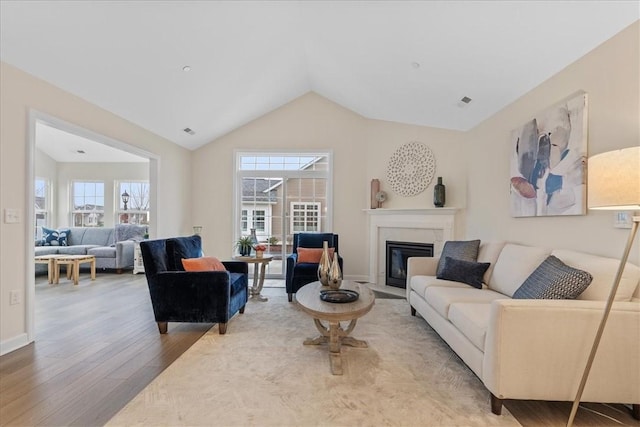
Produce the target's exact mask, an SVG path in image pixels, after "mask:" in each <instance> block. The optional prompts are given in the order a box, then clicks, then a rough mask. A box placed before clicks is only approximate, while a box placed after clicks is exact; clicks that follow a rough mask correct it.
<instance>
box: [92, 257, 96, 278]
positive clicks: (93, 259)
mask: <svg viewBox="0 0 640 427" xmlns="http://www.w3.org/2000/svg"><path fill="white" fill-rule="evenodd" d="M91 280H96V257H93V258H92V259H91Z"/></svg>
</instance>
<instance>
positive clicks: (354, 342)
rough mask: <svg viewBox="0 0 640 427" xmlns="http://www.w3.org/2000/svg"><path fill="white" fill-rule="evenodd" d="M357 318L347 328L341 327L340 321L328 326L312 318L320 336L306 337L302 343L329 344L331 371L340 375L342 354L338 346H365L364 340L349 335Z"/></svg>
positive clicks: (366, 345)
mask: <svg viewBox="0 0 640 427" xmlns="http://www.w3.org/2000/svg"><path fill="white" fill-rule="evenodd" d="M357 320H358V319H353V320H352V321H351V322H350V323H349V326H347V329H342V326H341V325H340V322H329V327H326V326H325V325H323V324H322V322H321V321H320V320H319V319H313V321H314V324H315V325H316V328H317V329H318V331H320V334H321V335H320V336H319V337H316V338H307V339H306V340H304V345H320V344H324V343H328V344H329V362H330V364H331V373H332V374H333V375H342V372H343V371H342V355H341V352H340V347H341V346H342V345H347V346H349V347H357V348H367V347H368V344H367V342H366V341H363V340H359V339H356V338H353V337H349V336H347V335H349V334H350V333H351V331H353V329H354V328H355V327H356V322H357Z"/></svg>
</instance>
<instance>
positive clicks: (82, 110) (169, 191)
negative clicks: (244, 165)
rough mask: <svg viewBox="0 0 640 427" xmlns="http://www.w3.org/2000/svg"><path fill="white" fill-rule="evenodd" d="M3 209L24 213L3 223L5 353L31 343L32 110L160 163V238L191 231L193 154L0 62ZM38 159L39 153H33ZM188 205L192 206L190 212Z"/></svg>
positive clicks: (0, 267)
mask: <svg viewBox="0 0 640 427" xmlns="http://www.w3.org/2000/svg"><path fill="white" fill-rule="evenodd" d="M0 93H1V94H2V96H1V97H0V165H1V169H0V190H1V191H0V211H1V212H3V213H4V209H6V208H11V209H19V210H20V211H21V215H22V218H21V222H20V223H18V224H5V223H4V221H2V222H0V351H1V352H2V353H4V352H6V351H10V350H11V349H13V348H16V347H17V346H20V345H23V344H25V343H26V341H27V335H26V333H27V327H28V325H27V319H28V313H27V310H26V304H25V293H27V292H32V289H33V274H29V273H31V272H33V264H32V262H31V257H30V255H29V252H30V251H33V249H32V246H33V240H32V239H29V240H28V241H27V240H26V239H25V238H26V236H27V233H29V235H31V234H30V233H31V232H32V222H31V219H27V218H25V217H24V216H25V212H26V209H27V203H31V201H28V200H26V195H27V187H26V186H27V170H28V166H27V141H28V133H27V132H28V121H29V120H28V117H29V110H30V109H35V110H37V111H39V112H41V113H44V114H47V115H50V116H52V117H55V118H57V119H60V120H64V121H66V122H69V123H72V124H75V125H77V126H80V127H82V128H85V129H88V130H90V131H92V132H96V133H98V134H101V135H104V136H106V137H108V138H111V139H114V140H117V141H121V142H124V143H126V144H129V145H131V146H135V147H139V148H141V149H143V150H145V151H147V152H149V153H153V154H155V155H157V156H158V157H159V158H161V161H160V168H159V176H158V187H159V188H160V189H162V191H160V192H159V195H158V206H157V208H158V221H157V234H158V235H159V236H168V235H176V234H185V233H186V232H188V231H190V228H191V218H190V210H189V209H188V206H190V204H191V193H190V185H189V181H190V175H189V167H190V154H189V151H188V150H186V149H184V148H182V147H179V146H177V145H175V144H173V143H171V142H170V141H167V140H165V139H163V138H161V137H159V136H157V135H154V134H153V133H151V132H149V131H146V130H144V129H142V128H140V127H138V126H136V125H134V124H132V123H130V122H128V121H126V120H124V119H122V118H120V117H117V116H115V115H114V114H112V113H109V112H107V111H105V110H103V109H101V108H99V107H97V106H96V105H93V104H90V103H88V102H86V101H84V100H82V99H81V98H78V97H76V96H74V95H71V94H70V93H68V92H65V91H63V90H61V89H59V88H57V87H55V86H52V85H51V84H49V83H46V82H44V81H42V80H39V79H37V78H35V77H33V76H31V75H29V74H27V73H24V72H23V71H21V70H18V69H17V68H15V67H12V66H10V65H8V64H6V63H0ZM34 157H35V153H34ZM185 207H187V208H185ZM14 289H15V290H19V291H20V292H21V297H22V298H21V303H20V304H17V305H9V291H10V290H14Z"/></svg>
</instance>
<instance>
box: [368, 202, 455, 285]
mask: <svg viewBox="0 0 640 427" xmlns="http://www.w3.org/2000/svg"><path fill="white" fill-rule="evenodd" d="M364 211H365V212H366V213H367V214H368V217H369V282H371V283H376V284H378V285H384V281H385V275H386V265H385V255H386V254H385V250H386V241H387V240H401V241H402V240H404V241H413V242H418V243H432V244H433V251H434V256H440V254H441V253H442V247H443V246H444V242H446V241H447V240H453V239H454V236H455V217H456V213H457V211H458V209H457V208H427V209H383V208H381V209H365V210H364ZM407 235H409V236H411V237H410V238H409V240H408V239H407V237H406V236H407ZM396 236H399V237H396Z"/></svg>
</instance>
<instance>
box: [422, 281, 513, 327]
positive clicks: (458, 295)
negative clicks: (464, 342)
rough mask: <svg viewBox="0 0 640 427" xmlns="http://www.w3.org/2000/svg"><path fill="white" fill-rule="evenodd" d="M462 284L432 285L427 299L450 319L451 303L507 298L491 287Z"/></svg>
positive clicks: (481, 301) (441, 313) (434, 307)
mask: <svg viewBox="0 0 640 427" xmlns="http://www.w3.org/2000/svg"><path fill="white" fill-rule="evenodd" d="M462 286H463V287H462V288H453V287H442V286H430V287H428V288H427V290H426V291H425V299H426V300H427V303H428V304H429V305H430V306H431V307H432V308H433V309H434V310H435V311H436V312H438V313H439V314H440V315H441V316H442V317H444V318H445V319H448V318H449V308H450V307H451V304H455V303H458V302H474V303H483V302H484V303H489V302H491V301H494V300H497V299H506V298H507V297H505V296H504V295H502V294H500V293H498V292H494V291H492V290H490V289H475V288H470V287H469V286H467V285H462Z"/></svg>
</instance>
